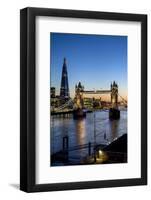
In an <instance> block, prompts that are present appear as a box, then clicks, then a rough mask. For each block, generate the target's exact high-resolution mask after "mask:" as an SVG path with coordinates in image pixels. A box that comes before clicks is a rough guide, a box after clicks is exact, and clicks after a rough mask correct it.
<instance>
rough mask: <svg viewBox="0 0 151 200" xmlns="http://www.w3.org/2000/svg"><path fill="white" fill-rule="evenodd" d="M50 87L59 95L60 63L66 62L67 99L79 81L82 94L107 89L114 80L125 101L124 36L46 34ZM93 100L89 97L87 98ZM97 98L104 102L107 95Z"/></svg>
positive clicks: (125, 50) (125, 55) (125, 43)
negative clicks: (87, 91)
mask: <svg viewBox="0 0 151 200" xmlns="http://www.w3.org/2000/svg"><path fill="white" fill-rule="evenodd" d="M50 46H51V49H50V56H51V59H50V67H51V70H50V71H51V72H50V73H51V74H50V77H51V83H50V85H51V87H55V88H56V94H57V95H59V93H60V84H61V71H62V66H63V59H64V57H66V59H67V71H68V79H69V92H70V96H71V97H72V98H73V97H74V91H75V85H76V84H77V83H78V82H79V81H80V82H81V83H82V85H84V87H85V89H86V90H94V89H95V90H100V89H110V84H111V82H113V81H114V80H115V81H116V82H117V83H118V85H119V93H120V95H121V96H123V97H124V98H126V99H127V36H109V35H86V34H66V33H51V34H50ZM88 96H91V97H93V95H88ZM99 96H101V97H102V98H104V99H105V100H108V99H110V96H109V95H98V96H97V95H95V97H96V98H97V97H99Z"/></svg>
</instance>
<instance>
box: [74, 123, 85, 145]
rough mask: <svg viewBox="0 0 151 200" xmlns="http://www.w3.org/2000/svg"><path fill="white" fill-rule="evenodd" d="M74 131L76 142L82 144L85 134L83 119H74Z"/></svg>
mask: <svg viewBox="0 0 151 200" xmlns="http://www.w3.org/2000/svg"><path fill="white" fill-rule="evenodd" d="M75 131H76V133H77V134H76V136H77V143H78V144H79V145H82V144H83V141H84V138H85V134H86V126H85V119H79V120H76V121H75Z"/></svg>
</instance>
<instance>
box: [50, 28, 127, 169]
mask: <svg viewBox="0 0 151 200" xmlns="http://www.w3.org/2000/svg"><path fill="white" fill-rule="evenodd" d="M127 49H128V36H127V35H95V34H80V33H59V32H50V86H49V87H50V163H49V165H50V167H59V166H64V167H65V166H73V165H92V164H101V165H102V164H117V163H127V161H128V152H127V146H128V144H127V142H128V139H127V138H128V125H127V121H128V119H127V116H128V114H127V112H128V83H127V77H128V72H127V69H128V66H127V65H128V62H127V60H128V56H127V55H128V54H127Z"/></svg>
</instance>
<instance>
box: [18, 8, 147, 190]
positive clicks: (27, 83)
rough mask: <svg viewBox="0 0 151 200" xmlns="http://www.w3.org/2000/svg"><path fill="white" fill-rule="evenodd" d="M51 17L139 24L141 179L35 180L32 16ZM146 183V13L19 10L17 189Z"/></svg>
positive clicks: (33, 39)
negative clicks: (47, 181)
mask: <svg viewBox="0 0 151 200" xmlns="http://www.w3.org/2000/svg"><path fill="white" fill-rule="evenodd" d="M37 16H54V17H68V18H83V19H96V20H98V19H103V20H120V21H130V22H140V23H141V155H140V156H141V178H132V179H120V180H100V181H95V180H94V181H87V182H71V183H50V184H36V182H35V178H36V177H35V176H36V175H35V171H36V163H35V154H36V150H35V145H36V143H35V137H36V133H35V131H36V129H35V123H36V122H35V111H36V110H35V109H36V108H35V101H36V95H35V87H36V85H35V80H36V75H35V71H36V65H35V42H36V41H35V30H36V29H35V19H36V17H37ZM146 184H147V15H143V14H125V13H111V12H94V11H82V10H80V11H77V10H64V9H48V8H31V7H29V8H24V9H22V10H21V11H20V189H21V190H22V191H25V192H43V191H57V190H75V189H89V188H105V187H121V186H133V185H146Z"/></svg>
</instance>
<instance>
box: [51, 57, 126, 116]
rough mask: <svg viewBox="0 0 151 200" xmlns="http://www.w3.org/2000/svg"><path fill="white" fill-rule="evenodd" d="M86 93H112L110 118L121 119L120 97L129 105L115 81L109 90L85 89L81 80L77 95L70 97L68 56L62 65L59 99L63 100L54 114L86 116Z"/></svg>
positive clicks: (76, 87) (76, 90) (77, 86)
mask: <svg viewBox="0 0 151 200" xmlns="http://www.w3.org/2000/svg"><path fill="white" fill-rule="evenodd" d="M84 94H93V95H98V94H110V97H111V108H110V110H109V118H110V119H119V118H120V111H119V109H118V97H120V98H121V99H122V101H123V102H124V104H126V105H127V101H126V100H125V99H124V98H122V97H121V96H120V95H119V93H118V84H117V83H116V82H115V81H113V83H111V85H110V88H109V89H108V90H85V89H84V86H83V85H82V84H81V82H79V83H78V84H76V85H75V97H74V99H71V98H70V93H69V84H68V73H67V64H66V58H64V61H63V67H62V77H61V87H60V97H59V101H60V102H61V104H60V106H59V107H57V108H55V107H54V110H53V114H55V113H56V114H57V113H64V112H65V113H67V112H68V111H69V112H72V111H73V114H74V116H75V117H83V116H86V113H85V112H84V109H85V106H84Z"/></svg>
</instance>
